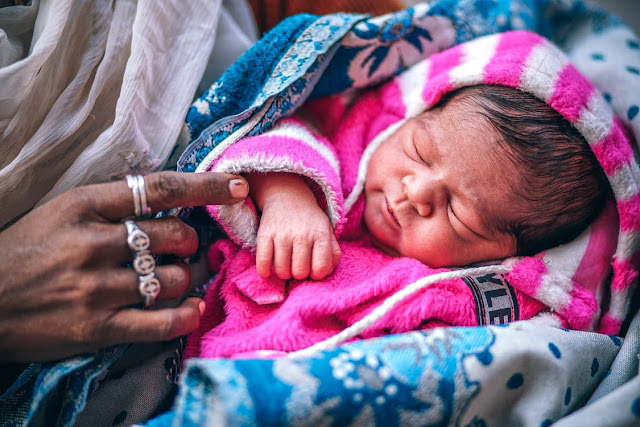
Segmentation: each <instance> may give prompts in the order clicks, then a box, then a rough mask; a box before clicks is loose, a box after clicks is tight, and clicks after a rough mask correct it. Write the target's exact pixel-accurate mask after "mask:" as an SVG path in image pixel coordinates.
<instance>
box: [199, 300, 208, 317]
mask: <svg viewBox="0 0 640 427" xmlns="http://www.w3.org/2000/svg"><path fill="white" fill-rule="evenodd" d="M205 308H207V304H205V302H204V301H200V302H199V303H198V310H200V316H202V315H203V314H204V309H205Z"/></svg>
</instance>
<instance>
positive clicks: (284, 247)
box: [273, 239, 292, 280]
mask: <svg viewBox="0 0 640 427" xmlns="http://www.w3.org/2000/svg"><path fill="white" fill-rule="evenodd" d="M273 251H274V254H273V270H274V271H275V272H276V276H278V277H279V278H280V279H282V280H288V279H290V278H291V255H292V247H291V242H289V241H288V240H286V239H276V240H275V241H274V243H273Z"/></svg>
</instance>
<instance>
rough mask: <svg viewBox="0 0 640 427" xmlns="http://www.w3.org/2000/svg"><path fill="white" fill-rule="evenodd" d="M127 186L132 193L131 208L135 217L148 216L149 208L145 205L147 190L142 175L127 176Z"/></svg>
mask: <svg viewBox="0 0 640 427" xmlns="http://www.w3.org/2000/svg"><path fill="white" fill-rule="evenodd" d="M126 178H127V185H128V186H129V188H130V189H131V193H133V208H134V214H135V216H143V215H149V214H150V213H151V208H150V207H149V205H147V189H146V187H145V185H144V177H143V176H142V175H127V177H126Z"/></svg>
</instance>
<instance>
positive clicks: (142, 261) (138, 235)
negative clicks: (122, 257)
mask: <svg viewBox="0 0 640 427" xmlns="http://www.w3.org/2000/svg"><path fill="white" fill-rule="evenodd" d="M124 225H125V227H127V245H129V248H130V249H131V251H132V252H133V254H134V258H133V269H134V270H135V272H136V273H137V274H138V291H139V292H140V296H142V297H143V298H144V305H145V307H149V306H151V305H153V303H154V302H155V300H156V298H157V296H158V294H159V293H160V281H159V280H158V278H157V277H156V275H155V273H154V270H155V268H156V260H155V259H154V258H153V255H151V252H150V251H149V246H150V243H151V240H150V239H149V236H148V235H147V233H145V232H144V231H142V230H141V229H140V227H138V226H137V225H136V223H135V222H133V221H132V220H130V219H128V220H126V221H125V222H124Z"/></svg>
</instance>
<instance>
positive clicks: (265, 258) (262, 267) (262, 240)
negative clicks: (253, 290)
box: [256, 236, 273, 278]
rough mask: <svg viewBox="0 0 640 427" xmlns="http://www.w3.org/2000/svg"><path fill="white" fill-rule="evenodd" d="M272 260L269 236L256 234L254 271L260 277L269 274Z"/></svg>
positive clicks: (271, 246) (271, 243)
mask: <svg viewBox="0 0 640 427" xmlns="http://www.w3.org/2000/svg"><path fill="white" fill-rule="evenodd" d="M272 261H273V240H272V239H271V238H270V237H261V236H258V242H257V247H256V271H257V272H258V274H259V275H260V276H262V277H265V278H266V277H269V276H271V262H272Z"/></svg>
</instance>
